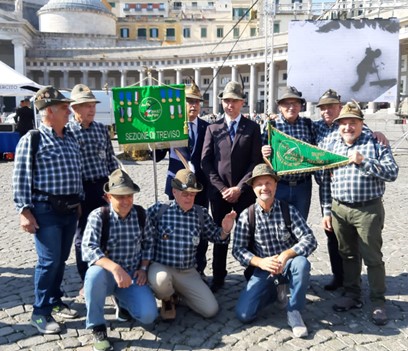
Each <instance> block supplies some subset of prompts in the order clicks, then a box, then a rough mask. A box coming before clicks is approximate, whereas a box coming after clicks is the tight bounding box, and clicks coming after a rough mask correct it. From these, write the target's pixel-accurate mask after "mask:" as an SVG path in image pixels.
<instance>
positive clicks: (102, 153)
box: [99, 149, 106, 160]
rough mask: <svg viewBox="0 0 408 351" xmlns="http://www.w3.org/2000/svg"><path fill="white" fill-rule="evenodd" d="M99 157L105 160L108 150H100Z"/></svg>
mask: <svg viewBox="0 0 408 351" xmlns="http://www.w3.org/2000/svg"><path fill="white" fill-rule="evenodd" d="M99 158H100V159H101V160H105V159H106V152H105V150H102V149H101V150H99Z"/></svg>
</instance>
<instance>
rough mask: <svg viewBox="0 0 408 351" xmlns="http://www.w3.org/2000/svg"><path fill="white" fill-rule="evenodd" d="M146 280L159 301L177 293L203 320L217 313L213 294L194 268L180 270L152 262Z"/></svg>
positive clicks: (216, 304)
mask: <svg viewBox="0 0 408 351" xmlns="http://www.w3.org/2000/svg"><path fill="white" fill-rule="evenodd" d="M148 280H149V284H150V286H151V288H152V289H153V291H154V293H155V295H156V297H157V298H158V299H160V300H166V299H169V298H170V297H171V296H172V295H173V294H174V293H177V294H178V295H179V296H180V297H181V298H182V300H183V301H184V302H185V303H186V304H187V306H188V307H190V308H191V309H192V310H193V311H195V312H197V313H198V314H200V315H202V316H203V317H205V318H210V317H213V316H215V315H216V314H217V312H218V302H217V300H216V299H215V297H214V294H213V293H212V292H211V290H210V288H209V287H208V286H207V285H206V284H205V283H204V281H203V280H202V279H201V277H200V274H199V273H198V272H197V270H196V269H195V268H190V269H184V270H180V269H176V268H172V267H169V266H165V265H162V264H160V263H157V262H153V263H152V264H151V265H150V266H149V272H148Z"/></svg>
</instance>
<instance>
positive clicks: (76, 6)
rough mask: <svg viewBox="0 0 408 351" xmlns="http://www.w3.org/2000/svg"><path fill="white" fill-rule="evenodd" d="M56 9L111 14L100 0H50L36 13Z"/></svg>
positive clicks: (55, 10) (39, 13)
mask: <svg viewBox="0 0 408 351" xmlns="http://www.w3.org/2000/svg"><path fill="white" fill-rule="evenodd" d="M57 11H75V12H76V11H87V12H100V13H106V14H110V15H111V14H112V13H111V12H110V11H109V10H108V9H107V8H106V6H105V5H104V4H103V3H102V2H101V1H100V0H51V1H49V2H48V3H47V4H46V5H44V6H43V7H41V8H40V10H39V11H38V12H37V14H38V15H39V16H40V15H42V14H43V13H45V12H57Z"/></svg>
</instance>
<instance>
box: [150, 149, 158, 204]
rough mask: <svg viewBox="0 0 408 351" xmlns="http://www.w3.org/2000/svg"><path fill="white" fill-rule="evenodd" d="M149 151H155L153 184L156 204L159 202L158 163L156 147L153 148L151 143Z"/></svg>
mask: <svg viewBox="0 0 408 351" xmlns="http://www.w3.org/2000/svg"><path fill="white" fill-rule="evenodd" d="M149 149H151V150H153V182H154V202H155V203H156V202H157V201H158V196H157V193H158V191H157V162H156V147H155V146H154V147H153V148H151V146H150V143H149Z"/></svg>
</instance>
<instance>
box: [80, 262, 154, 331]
mask: <svg viewBox="0 0 408 351" xmlns="http://www.w3.org/2000/svg"><path fill="white" fill-rule="evenodd" d="M130 274H132V273H130ZM109 295H114V296H115V297H116V298H117V299H118V301H119V306H120V307H123V308H125V309H126V310H128V311H129V313H130V315H131V316H132V318H134V319H136V320H138V321H139V322H140V323H142V324H145V325H146V324H151V323H153V322H154V320H155V319H156V318H157V315H158V313H157V305H156V300H155V298H154V296H153V293H152V291H151V289H150V288H149V286H148V285H147V284H146V285H142V286H140V285H137V284H132V285H131V286H130V287H128V288H119V287H118V285H117V284H116V281H115V279H114V277H113V275H112V273H111V272H109V271H107V270H106V269H103V268H102V267H100V266H95V265H94V266H90V267H89V268H88V270H87V271H86V275H85V301H86V309H87V314H86V327H87V328H88V329H90V328H93V327H95V326H100V325H105V317H104V306H105V299H106V297H107V296H109Z"/></svg>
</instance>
